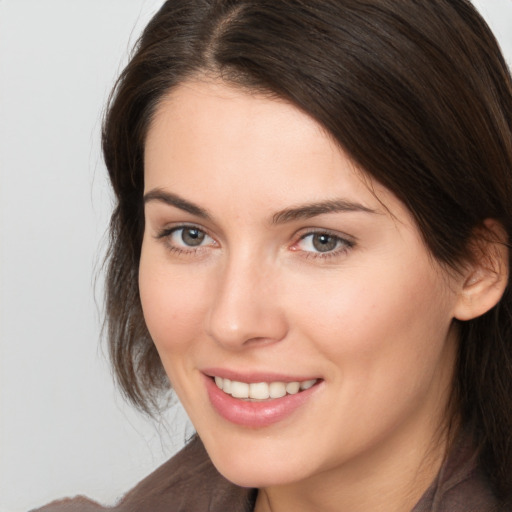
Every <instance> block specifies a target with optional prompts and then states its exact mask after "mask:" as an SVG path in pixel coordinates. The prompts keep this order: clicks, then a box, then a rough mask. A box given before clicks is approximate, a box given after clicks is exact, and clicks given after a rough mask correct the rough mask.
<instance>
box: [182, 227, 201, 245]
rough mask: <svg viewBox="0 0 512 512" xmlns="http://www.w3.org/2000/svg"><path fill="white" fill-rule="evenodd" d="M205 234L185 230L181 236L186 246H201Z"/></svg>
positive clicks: (194, 230) (197, 230)
mask: <svg viewBox="0 0 512 512" xmlns="http://www.w3.org/2000/svg"><path fill="white" fill-rule="evenodd" d="M204 236H205V234H204V233H203V232H202V231H200V230H199V229H194V228H191V229H184V230H183V232H182V235H181V239H182V240H183V242H184V243H185V244H186V245H192V246H194V245H200V244H201V242H202V241H203V240H204Z"/></svg>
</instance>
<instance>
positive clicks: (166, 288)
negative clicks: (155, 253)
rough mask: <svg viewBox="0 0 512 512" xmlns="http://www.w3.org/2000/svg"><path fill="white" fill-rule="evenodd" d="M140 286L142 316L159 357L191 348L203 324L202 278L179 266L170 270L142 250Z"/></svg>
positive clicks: (203, 297)
mask: <svg viewBox="0 0 512 512" xmlns="http://www.w3.org/2000/svg"><path fill="white" fill-rule="evenodd" d="M139 290H140V298H141V303H142V310H143V313H144V319H145V321H146V325H147V327H148V330H149V332H150V334H151V337H152V339H153V341H154V343H155V345H156V347H157V349H158V352H159V353H160V356H161V357H162V359H163V360H165V359H166V354H167V353H176V352H181V351H184V350H186V349H188V348H190V347H191V346H192V344H193V341H194V340H195V339H197V337H198V333H199V332H200V327H201V326H202V325H203V322H202V318H203V316H204V312H205V309H206V306H205V300H204V299H205V297H206V287H205V285H204V280H201V279H199V278H197V277H196V278H193V277H191V276H190V273H189V272H188V273H187V272H184V271H183V272H180V270H179V268H178V269H176V268H173V269H172V271H171V268H170V266H169V265H168V263H166V262H165V261H160V260H159V258H157V257H155V258H153V257H150V254H147V252H145V251H144V250H143V252H142V256H141V262H140V268H139Z"/></svg>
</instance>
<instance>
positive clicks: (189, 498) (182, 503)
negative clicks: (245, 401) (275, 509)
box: [33, 437, 256, 512]
mask: <svg viewBox="0 0 512 512" xmlns="http://www.w3.org/2000/svg"><path fill="white" fill-rule="evenodd" d="M255 494H256V491H255V490H252V489H245V488H242V487H238V486H236V485H234V484H232V483H231V482H228V481H227V480H226V479H225V478H224V477H223V476H222V475H221V474H220V473H219V472H218V471H217V470H216V469H215V467H214V466H213V464H212V463H211V461H210V458H209V457H208V454H207V453H206V451H205V449H204V447H203V444H202V443H201V441H200V440H199V438H197V437H195V438H194V439H193V440H192V441H191V442H190V443H189V444H188V445H187V446H186V447H185V448H183V450H181V451H180V452H179V453H178V454H177V455H175V456H174V457H173V458H172V459H170V460H169V461H167V462H166V463H164V464H163V465H162V466H160V467H159V468H158V469H157V470H156V471H154V472H153V473H151V474H150V475H149V476H148V477H146V478H145V479H144V480H142V481H141V482H140V483H139V484H138V485H137V486H135V487H134V488H133V489H132V490H131V491H130V492H129V493H128V494H127V495H126V496H125V497H124V498H123V499H122V500H121V501H120V502H119V503H118V504H117V505H116V506H115V507H112V508H109V507H102V506H101V505H99V504H97V503H94V502H92V501H90V500H88V499H85V498H83V497H79V498H74V499H71V500H64V501H59V502H54V503H51V504H49V505H47V506H46V507H43V508H41V509H37V510H36V511H33V512H107V511H108V512H146V511H148V510H151V511H152V512H164V511H165V512H190V511H191V510H194V511H197V512H201V511H203V510H204V511H205V512H206V511H208V512H221V511H222V512H224V511H225V510H230V511H232V512H251V511H252V510H253V506H254V500H255Z"/></svg>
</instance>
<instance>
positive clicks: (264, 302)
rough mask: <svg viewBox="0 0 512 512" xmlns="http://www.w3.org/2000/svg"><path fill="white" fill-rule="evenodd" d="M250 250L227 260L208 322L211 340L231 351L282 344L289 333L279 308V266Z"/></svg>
mask: <svg viewBox="0 0 512 512" xmlns="http://www.w3.org/2000/svg"><path fill="white" fill-rule="evenodd" d="M247 249H248V248H247ZM247 249H246V250H244V249H238V250H236V251H233V252H231V253H230V254H229V255H228V256H227V257H226V260H225V261H224V265H223V266H222V268H221V269H220V270H219V274H218V276H217V279H216V284H215V286H216V289H215V292H214V293H213V294H212V301H211V306H210V312H209V315H208V320H207V324H208V325H207V331H208V332H209V334H210V336H212V337H213V338H214V339H215V340H216V341H217V342H218V343H220V344H222V345H224V346H226V347H229V348H231V349H236V348H241V347H242V346H245V345H247V344H249V342H250V343H251V344H252V343H254V342H256V341H260V342H267V343H268V342H272V341H279V340H280V339H282V338H283V337H284V335H285V332H286V322H285V319H284V314H283V312H282V311H281V308H280V307H279V304H278V302H279V300H278V295H279V294H278V293H277V292H278V290H276V269H275V266H274V265H273V263H272V262H271V261H269V260H268V259H265V258H264V257H262V256H261V254H258V253H256V252H254V251H251V250H247Z"/></svg>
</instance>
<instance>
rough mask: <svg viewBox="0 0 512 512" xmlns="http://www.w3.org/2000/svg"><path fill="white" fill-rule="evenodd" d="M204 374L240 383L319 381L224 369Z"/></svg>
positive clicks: (306, 377)
mask: <svg viewBox="0 0 512 512" xmlns="http://www.w3.org/2000/svg"><path fill="white" fill-rule="evenodd" d="M202 373H204V374H205V375H208V376H209V377H222V378H223V379H229V380H236V381H238V382H247V383H249V384H250V383H251V382H304V381H306V380H313V379H317V378H318V377H311V376H304V375H302V376H299V375H284V374H281V373H273V372H254V371H253V372H244V373H240V372H237V371H233V370H228V369H224V368H206V369H203V370H202Z"/></svg>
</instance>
